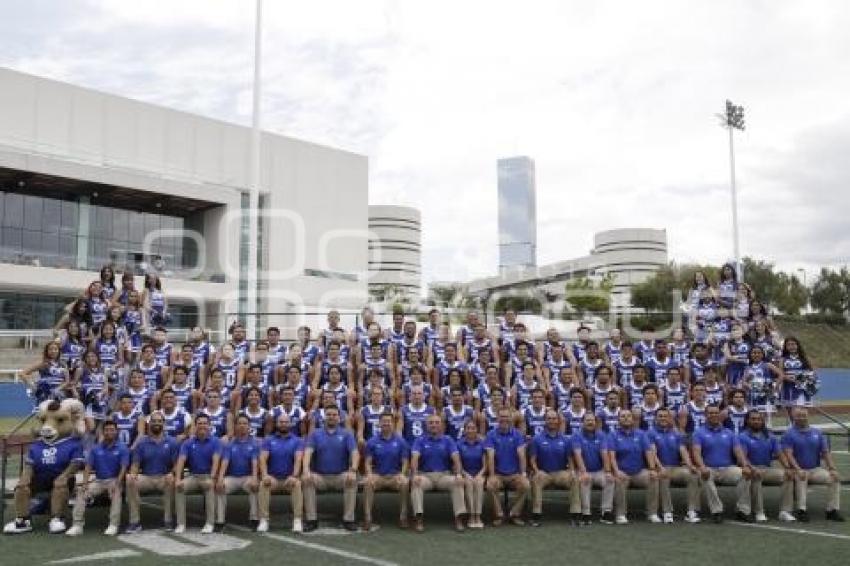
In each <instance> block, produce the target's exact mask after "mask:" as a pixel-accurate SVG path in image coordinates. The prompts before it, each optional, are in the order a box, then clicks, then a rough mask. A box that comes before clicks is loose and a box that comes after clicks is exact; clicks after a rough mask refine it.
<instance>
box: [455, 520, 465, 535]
mask: <svg viewBox="0 0 850 566" xmlns="http://www.w3.org/2000/svg"><path fill="white" fill-rule="evenodd" d="M465 530H466V527H465V526H464V524H463V518H462V517H460V516H458V517H455V531H457V532H459V533H462V532H463V531H465Z"/></svg>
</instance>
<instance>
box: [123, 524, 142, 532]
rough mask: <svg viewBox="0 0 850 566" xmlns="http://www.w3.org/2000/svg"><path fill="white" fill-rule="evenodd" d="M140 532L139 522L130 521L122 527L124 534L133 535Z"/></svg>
mask: <svg viewBox="0 0 850 566" xmlns="http://www.w3.org/2000/svg"><path fill="white" fill-rule="evenodd" d="M140 532H142V525H140V524H139V523H130V524H129V525H127V528H126V529H124V534H125V535H135V534H138V533H140Z"/></svg>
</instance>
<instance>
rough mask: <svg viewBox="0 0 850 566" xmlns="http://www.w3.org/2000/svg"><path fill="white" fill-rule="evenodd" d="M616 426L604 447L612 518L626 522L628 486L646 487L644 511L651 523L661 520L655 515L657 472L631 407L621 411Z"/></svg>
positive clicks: (656, 511) (620, 522)
mask: <svg viewBox="0 0 850 566" xmlns="http://www.w3.org/2000/svg"><path fill="white" fill-rule="evenodd" d="M617 423H618V426H617V430H615V431H613V432H612V433H611V434H609V435H608V438H607V442H606V444H605V449H606V451H607V452H608V461H609V463H610V465H611V472H612V473H613V474H614V478H615V481H616V484H615V496H616V497H615V500H616V501H615V503H614V515H615V516H616V518H615V519H614V521H615V522H616V523H617V524H618V525H625V524H626V523H628V522H629V520H628V519H627V518H626V513H627V499H626V494H627V493H628V491H629V487H630V486H636V487H644V488H646V515H647V519H648V520H649V522H650V523H660V522H661V519H660V518H659V517H658V475H657V474H656V473H655V457H654V455H653V453H652V450H653V449H652V444H651V443H650V442H649V439H648V438H647V437H646V432H644V431H642V430H640V429H638V428H636V427H635V417H634V415H633V414H632V412H631V411H621V412H620V416H619V418H618V421H617Z"/></svg>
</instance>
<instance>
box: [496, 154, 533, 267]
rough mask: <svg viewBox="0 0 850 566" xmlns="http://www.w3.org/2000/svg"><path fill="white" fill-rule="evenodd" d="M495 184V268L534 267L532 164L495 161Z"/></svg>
mask: <svg viewBox="0 0 850 566" xmlns="http://www.w3.org/2000/svg"><path fill="white" fill-rule="evenodd" d="M497 168H498V183H499V269H500V271H501V270H506V269H511V268H528V267H535V266H536V265H537V196H536V187H535V174H534V161H533V160H532V159H531V158H529V157H510V158H507V159H500V160H498V162H497Z"/></svg>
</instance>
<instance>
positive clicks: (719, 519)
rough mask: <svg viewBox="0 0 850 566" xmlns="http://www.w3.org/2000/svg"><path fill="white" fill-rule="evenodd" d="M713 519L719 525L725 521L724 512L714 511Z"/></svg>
mask: <svg viewBox="0 0 850 566" xmlns="http://www.w3.org/2000/svg"><path fill="white" fill-rule="evenodd" d="M711 520H712V521H713V522H714V524H715V525H719V524H720V523H722V522H723V513H712V514H711Z"/></svg>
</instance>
